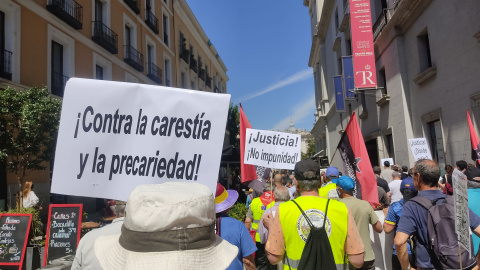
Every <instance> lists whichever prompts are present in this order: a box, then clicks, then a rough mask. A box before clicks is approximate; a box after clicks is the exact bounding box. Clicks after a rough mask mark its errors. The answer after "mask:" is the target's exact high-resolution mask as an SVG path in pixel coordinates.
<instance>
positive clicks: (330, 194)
mask: <svg viewBox="0 0 480 270" xmlns="http://www.w3.org/2000/svg"><path fill="white" fill-rule="evenodd" d="M339 174H340V173H339V171H338V169H337V168H336V167H328V168H327V172H326V173H325V182H326V183H325V184H324V185H323V186H322V187H321V188H320V189H319V190H318V194H319V195H320V197H324V198H326V199H334V200H339V199H340V198H339V197H338V193H337V184H336V183H337V178H338V176H339Z"/></svg>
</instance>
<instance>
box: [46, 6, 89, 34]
mask: <svg viewBox="0 0 480 270" xmlns="http://www.w3.org/2000/svg"><path fill="white" fill-rule="evenodd" d="M49 3H50V4H47V10H48V11H50V12H51V13H53V14H54V15H55V16H57V17H58V18H60V19H61V20H62V21H64V22H66V23H67V24H68V25H70V26H71V27H73V28H74V29H77V30H78V29H82V18H83V7H82V6H81V5H79V4H78V3H77V2H76V1H74V0H70V1H67V0H49Z"/></svg>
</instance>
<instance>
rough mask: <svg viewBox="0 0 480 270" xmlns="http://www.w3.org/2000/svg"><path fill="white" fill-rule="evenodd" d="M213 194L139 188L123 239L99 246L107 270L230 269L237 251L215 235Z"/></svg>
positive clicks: (177, 185) (175, 187)
mask: <svg viewBox="0 0 480 270" xmlns="http://www.w3.org/2000/svg"><path fill="white" fill-rule="evenodd" d="M214 226H215V203H214V198H213V194H212V191H211V190H210V189H209V188H208V187H206V186H204V185H201V184H197V183H182V182H167V183H163V184H158V185H140V186H138V187H137V188H135V189H134V190H133V192H132V193H131V194H130V197H129V198H128V202H127V208H126V217H125V221H124V223H123V226H122V233H121V234H120V235H113V236H102V237H99V238H98V239H97V240H96V241H95V255H96V257H97V259H98V261H99V262H100V265H101V266H102V268H103V269H107V270H108V269H112V270H118V269H126V270H127V269H132V270H143V269H226V268H227V267H228V266H229V265H230V263H231V262H232V261H233V259H234V258H235V257H236V256H237V254H238V248H237V247H236V246H234V245H232V244H230V243H228V242H227V241H226V240H223V239H221V238H220V237H218V236H217V235H216V234H215V227H214Z"/></svg>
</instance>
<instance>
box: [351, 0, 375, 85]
mask: <svg viewBox="0 0 480 270" xmlns="http://www.w3.org/2000/svg"><path fill="white" fill-rule="evenodd" d="M350 23H351V32H352V52H353V69H354V72H355V88H359V89H362V88H375V87H377V73H376V69H375V52H374V44H373V32H372V15H371V11H370V0H350Z"/></svg>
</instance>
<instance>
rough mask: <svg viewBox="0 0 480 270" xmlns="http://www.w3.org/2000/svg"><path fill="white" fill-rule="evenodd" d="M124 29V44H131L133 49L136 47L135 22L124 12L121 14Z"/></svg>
mask: <svg viewBox="0 0 480 270" xmlns="http://www.w3.org/2000/svg"><path fill="white" fill-rule="evenodd" d="M123 25H124V26H125V29H124V38H123V39H124V40H123V42H124V44H125V45H126V46H131V47H133V48H134V49H136V48H137V24H136V23H135V22H134V21H133V20H132V19H131V18H130V17H128V16H127V15H126V14H123Z"/></svg>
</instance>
